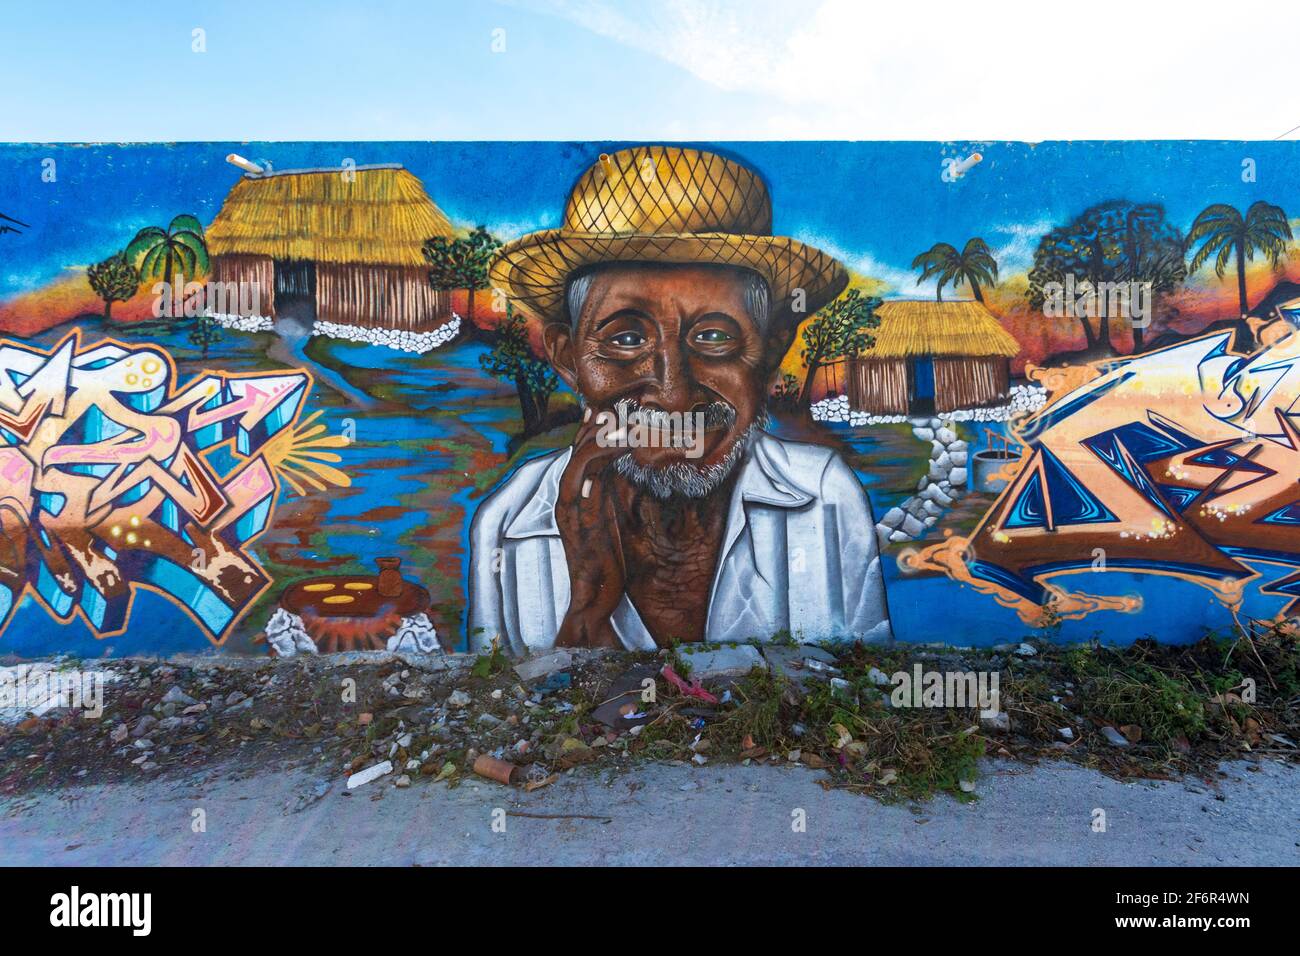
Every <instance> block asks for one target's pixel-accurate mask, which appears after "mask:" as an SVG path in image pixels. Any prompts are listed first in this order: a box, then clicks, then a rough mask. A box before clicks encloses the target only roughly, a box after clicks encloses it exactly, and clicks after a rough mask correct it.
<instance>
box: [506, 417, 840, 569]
mask: <svg viewBox="0 0 1300 956" xmlns="http://www.w3.org/2000/svg"><path fill="white" fill-rule="evenodd" d="M572 454H573V449H572V448H566V449H565V450H564V452H563V453H562V454H560V455H557V456H556V458H555V460H554V461H552V462H551V463H550V465H548V466H547V468H546V473H545V474H544V475H543V476H542V480H541V481H540V482H539V483H538V485H537V491H536V492H534V494H533V497H532V498H530V499H529V501H528V503H527V504H526V505H524V507H523V508H522V509H520V511H519V513H518V514H517V515H515V517H514V519H513V520H511V522H510V523H509V524H508V525H507V526H506V529H505V536H506V537H507V538H535V537H540V536H550V537H559V535H560V529H559V527H558V526H557V525H556V523H555V502H556V499H557V497H558V495H559V488H560V477H561V476H562V475H563V474H564V468H565V466H566V465H568V463H569V458H570V456H571V455H572ZM815 497H816V495H815V494H813V493H812V492H810V491H809V490H808V489H806V488H805V487H804V486H803V484H802V483H801V482H800V479H799V476H797V475H796V474H795V473H794V471H793V469H792V468H791V465H790V457H789V455H788V453H787V451H786V447H785V444H784V443H783V442H782V441H781V440H780V439H778V438H774V437H773V436H771V435H769V434H768V433H767V432H763V431H760V432H758V437H757V439H756V440H755V441H754V443H753V444H752V445H751V447H750V449H749V453H748V454H747V455H746V456H745V459H744V461H742V462H741V465H740V477H739V478H738V479H737V480H736V487H735V490H734V491H733V492H732V497H731V518H730V520H729V521H728V522H727V524H728V530H727V538H728V539H734V537H735V534H737V533H739V530H740V524H742V523H743V520H744V511H743V508H742V507H741V505H742V504H743V503H744V502H752V503H754V504H760V505H766V506H768V507H771V508H802V507H803V506H804V505H806V504H808V502H810V501H812V500H813V499H814V498H815ZM730 543H731V541H730V540H727V541H725V542H724V550H725V548H726V547H729V546H730Z"/></svg>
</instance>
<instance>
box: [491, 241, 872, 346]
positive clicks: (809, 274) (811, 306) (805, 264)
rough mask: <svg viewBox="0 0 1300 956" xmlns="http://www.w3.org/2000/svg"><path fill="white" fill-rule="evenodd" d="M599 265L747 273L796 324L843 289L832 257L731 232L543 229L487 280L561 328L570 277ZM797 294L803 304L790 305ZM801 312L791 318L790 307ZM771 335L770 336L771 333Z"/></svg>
mask: <svg viewBox="0 0 1300 956" xmlns="http://www.w3.org/2000/svg"><path fill="white" fill-rule="evenodd" d="M603 262H662V263H697V264H704V265H725V266H739V267H741V268H746V269H752V270H753V271H754V272H757V273H758V274H759V275H761V276H762V277H763V278H764V279H766V280H767V283H768V286H769V288H770V289H771V292H772V302H773V304H774V305H776V306H778V307H779V308H778V309H777V312H778V313H779V314H782V315H792V317H793V318H795V319H797V320H802V319H803V318H806V317H807V316H809V315H811V314H812V313H814V312H816V311H817V310H818V309H820V308H821V307H822V306H823V305H825V304H826V303H827V302H830V301H832V300H833V299H834V298H835V297H836V296H838V295H839V294H840V293H841V292H843V291H844V287H845V286H846V285H848V273H847V272H845V270H844V267H843V266H842V265H840V263H839V262H838V261H836V260H835V259H834V258H833V257H831V256H829V255H827V254H826V253H824V252H822V251H821V250H820V249H816V248H814V247H813V246H810V245H807V244H806V243H802V242H799V241H798V240H796V239H791V238H789V237H786V236H745V235H735V234H733V233H723V232H718V233H685V234H683V233H652V234H636V233H633V234H616V235H611V234H609V233H582V232H573V231H570V230H566V229H547V230H543V231H542V232H535V233H532V234H530V235H527V236H523V237H521V238H519V239H516V240H514V241H513V242H509V243H506V244H505V245H504V246H502V247H501V249H500V250H498V252H497V254H496V257H495V258H494V259H493V261H492V266H491V268H490V270H489V276H488V281H489V282H490V284H491V285H492V287H493V288H494V289H500V290H501V291H502V292H503V293H505V295H506V296H508V297H509V298H510V299H511V300H512V301H514V302H515V303H516V304H517V305H519V306H520V307H521V308H523V309H524V310H525V311H526V312H529V313H531V314H532V315H534V316H535V317H537V318H539V319H541V320H542V321H545V322H551V321H565V319H566V316H565V308H564V285H565V282H566V281H567V280H568V278H569V276H571V275H572V274H573V273H575V272H577V271H579V270H581V269H584V268H586V267H588V266H592V265H596V264H598V263H603ZM798 290H802V292H803V295H802V302H797V301H795V299H796V292H797V291H798ZM792 304H793V305H794V306H796V307H797V306H799V305H802V309H798V308H796V309H795V311H794V312H793V313H792V312H791V305H792ZM769 331H770V330H769Z"/></svg>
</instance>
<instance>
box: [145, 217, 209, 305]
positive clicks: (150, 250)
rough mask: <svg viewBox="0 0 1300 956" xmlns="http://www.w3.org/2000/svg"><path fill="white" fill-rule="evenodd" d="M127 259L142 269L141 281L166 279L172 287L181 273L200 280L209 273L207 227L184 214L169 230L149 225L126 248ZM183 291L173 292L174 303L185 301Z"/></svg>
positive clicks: (170, 225) (173, 222) (169, 226)
mask: <svg viewBox="0 0 1300 956" xmlns="http://www.w3.org/2000/svg"><path fill="white" fill-rule="evenodd" d="M125 257H126V260H127V261H128V262H129V263H131V264H132V265H133V266H135V267H136V268H138V269H139V270H140V279H141V281H144V280H146V279H162V280H163V282H166V283H167V284H168V285H170V284H171V282H172V277H173V276H175V275H177V274H178V273H179V274H181V275H188V276H189V277H190V278H191V279H197V278H198V277H199V276H200V275H203V274H205V273H206V272H207V271H208V243H207V240H206V239H205V238H204V236H203V224H202V223H200V222H199V221H198V219H196V218H195V217H194V216H191V215H189V214H188V213H183V214H181V215H179V216H177V217H175V218H174V219H172V221H171V222H170V223H168V225H167V228H166V229H163V228H162V227H160V226H145V227H144V228H143V229H141V230H140V231H139V232H137V233H136V234H135V238H134V239H132V240H131V242H130V243H129V244H128V245H127V247H126V252H125ZM182 292H183V290H181V289H176V290H173V292H172V301H173V302H179V301H181V300H182Z"/></svg>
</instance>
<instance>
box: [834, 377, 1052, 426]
mask: <svg viewBox="0 0 1300 956" xmlns="http://www.w3.org/2000/svg"><path fill="white" fill-rule="evenodd" d="M1009 397H1010V399H1011V400H1010V401H1009V402H1007V403H1006V404H1005V405H994V406H992V407H988V408H964V409H959V410H958V411H955V412H944V413H943V418H944V419H945V420H946V421H952V422H1005V421H1008V420H1009V419H1011V418H1012V417H1013V416H1015V415H1017V414H1019V413H1021V412H1036V411H1038V410H1039V409H1040V408H1042V407H1043V406H1044V405H1046V404H1047V389H1045V388H1043V387H1042V386H1041V385H1013V386H1011V392H1010V396H1009ZM810 410H811V412H812V417H813V421H815V422H844V423H846V424H849V425H852V426H854V427H862V426H864V425H901V424H902V423H903V422H906V421H909V420H910V419H909V418H908V416H906V415H872V414H871V413H869V412H862V411H858V410H856V409H852V408H849V397H848V396H847V395H838V396H836V397H835V398H823V399H822V400H821V401H820V402H817V403H816V404H815V405H813V406H812V408H811V409H810Z"/></svg>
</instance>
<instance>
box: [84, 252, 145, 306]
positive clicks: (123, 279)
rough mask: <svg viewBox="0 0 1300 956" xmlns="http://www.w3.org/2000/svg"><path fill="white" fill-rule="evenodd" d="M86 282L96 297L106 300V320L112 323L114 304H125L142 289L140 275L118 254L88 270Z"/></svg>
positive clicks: (121, 254) (123, 256)
mask: <svg viewBox="0 0 1300 956" xmlns="http://www.w3.org/2000/svg"><path fill="white" fill-rule="evenodd" d="M86 281H87V282H89V283H90V287H91V289H93V290H94V291H95V295H97V296H99V297H100V298H101V299H103V300H104V320H105V321H111V320H112V318H113V303H114V302H125V301H126V300H127V299H129V298H131V296H133V295H135V293H136V290H137V289H139V288H140V273H138V272H136V271H135V267H134V266H132V265H131V263H129V262H127V261H126V256H125V255H124V254H123V253H120V252H118V253H115V254H114V255H111V256H109V257H108V258H107V259H105V260H104V261H103V262H97V263H95V264H94V265H93V266H90V267H89V268H87V269H86Z"/></svg>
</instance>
